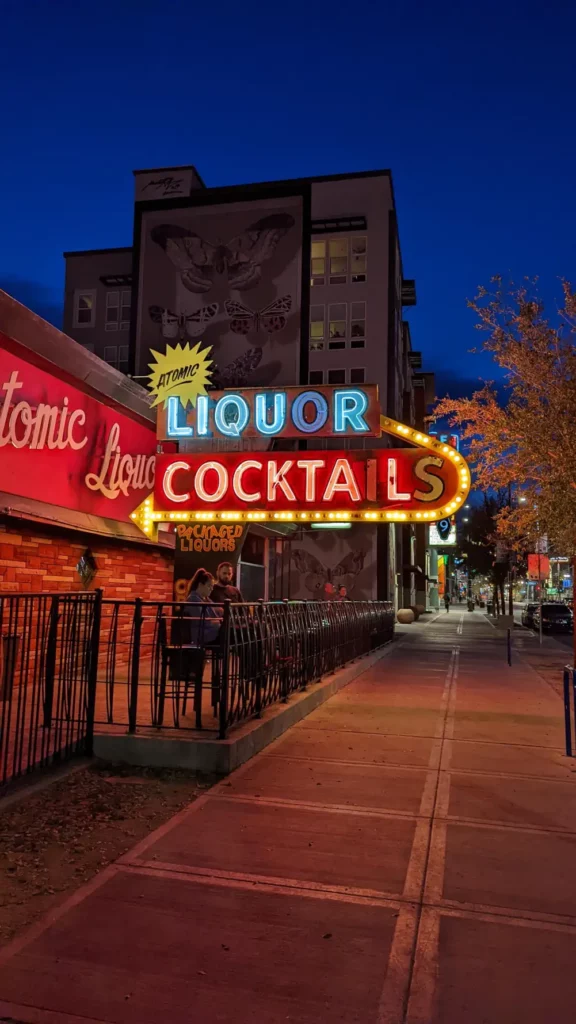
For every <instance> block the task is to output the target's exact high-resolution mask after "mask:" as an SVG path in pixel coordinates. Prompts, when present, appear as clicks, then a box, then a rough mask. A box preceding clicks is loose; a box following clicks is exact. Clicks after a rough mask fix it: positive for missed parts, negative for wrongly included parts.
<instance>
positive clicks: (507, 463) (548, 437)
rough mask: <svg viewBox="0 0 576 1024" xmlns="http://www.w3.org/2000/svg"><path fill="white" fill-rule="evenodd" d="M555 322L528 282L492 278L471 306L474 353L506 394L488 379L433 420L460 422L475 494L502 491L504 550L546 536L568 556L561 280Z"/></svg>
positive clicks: (575, 309) (569, 463)
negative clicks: (478, 335)
mask: <svg viewBox="0 0 576 1024" xmlns="http://www.w3.org/2000/svg"><path fill="white" fill-rule="evenodd" d="M563 292H564V302H563V306H562V308H560V309H559V310H558V313H557V317H556V318H555V320H554V322H551V320H550V318H549V317H547V316H546V315H545V310H544V305H543V303H542V302H541V300H540V299H539V298H538V296H537V293H536V288H535V282H534V281H529V282H528V281H527V282H526V284H525V285H523V286H522V287H516V286H514V285H513V284H511V285H508V286H504V284H503V282H502V279H501V278H500V277H495V278H493V280H492V282H491V289H486V288H482V289H480V291H479V293H478V295H477V296H476V298H475V299H474V301H473V302H470V303H469V306H471V308H472V309H474V311H475V312H476V314H477V316H478V320H479V322H478V323H477V325H476V327H477V329H478V330H480V331H481V332H482V333H483V334H484V339H483V344H482V349H483V351H485V352H490V353H491V354H492V357H493V359H494V362H495V363H496V364H497V365H498V366H499V367H500V368H501V369H502V370H503V371H504V388H505V392H506V397H505V400H504V401H501V400H499V397H498V393H497V391H496V388H495V387H494V384H493V383H492V382H486V383H485V384H484V386H483V387H482V388H481V389H480V390H479V391H477V392H476V393H475V394H474V395H473V396H472V398H469V399H468V398H449V397H447V398H444V399H442V400H441V401H440V403H439V404H438V406H437V407H436V410H435V413H436V415H437V416H447V417H448V420H449V422H450V425H451V426H453V427H455V426H457V425H458V426H459V428H460V431H461V435H462V437H463V438H464V439H465V440H466V441H467V442H468V450H469V458H470V461H471V462H472V464H473V465H474V466H475V470H476V481H477V483H478V485H479V486H480V487H481V488H482V489H483V490H485V491H486V490H489V489H494V490H498V489H499V488H503V487H505V488H507V489H508V491H509V493H510V495H511V497H512V496H513V497H512V500H511V502H510V505H509V507H508V508H506V509H504V510H503V511H502V512H500V514H499V516H498V533H499V535H500V536H501V537H502V538H503V539H504V540H506V541H507V542H508V543H509V544H510V546H511V547H513V548H517V549H524V550H529V549H530V548H532V550H534V545H535V544H536V542H537V540H538V538H539V537H542V536H544V535H546V536H548V538H549V540H550V542H551V543H552V544H553V546H554V548H555V549H556V550H557V551H561V552H562V554H570V555H574V554H575V553H576V345H575V343H574V342H575V335H576V292H574V291H573V290H572V287H571V285H570V284H569V283H568V282H564V283H563Z"/></svg>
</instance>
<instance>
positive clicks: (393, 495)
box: [154, 448, 460, 519]
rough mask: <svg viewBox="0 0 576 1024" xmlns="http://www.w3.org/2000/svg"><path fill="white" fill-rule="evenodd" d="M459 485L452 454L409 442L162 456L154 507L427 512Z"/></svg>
mask: <svg viewBox="0 0 576 1024" xmlns="http://www.w3.org/2000/svg"><path fill="white" fill-rule="evenodd" d="M459 484H460V478H459V473H458V470H457V469H456V467H455V466H454V464H453V462H452V461H451V460H450V459H447V458H442V457H439V456H438V455H436V454H434V453H432V452H422V451H418V450H417V449H408V448H401V449H380V450H379V451H339V452H332V451H317V452H313V451H307V452H294V453H291V452H290V453H288V452H282V453H278V452H252V453H249V455H248V453H246V452H225V453H220V454H217V455H216V454H211V455H210V456H205V455H202V454H193V455H178V456H176V455H161V456H159V457H158V458H157V462H156V485H155V493H154V506H155V508H158V509H163V510H165V513H167V515H163V516H162V518H172V519H181V518H189V517H190V516H192V518H194V517H196V516H198V517H199V518H202V517H203V515H204V514H205V515H206V516H207V517H212V516H213V515H214V518H216V517H219V518H226V517H227V514H228V511H229V513H230V515H231V516H233V517H234V518H239V519H245V518H255V519H268V518H272V519H273V518H291V517H293V516H294V517H296V518H298V517H300V516H302V515H304V516H305V517H306V518H307V517H308V516H309V515H310V514H311V515H312V517H313V518H314V517H316V516H318V518H328V519H330V518H333V516H334V514H335V513H337V514H338V515H344V516H345V517H346V518H350V517H351V515H352V514H354V515H355V516H356V515H358V517H359V518H367V519H370V518H373V517H378V518H379V517H381V516H383V517H384V518H400V519H407V518H408V514H409V513H410V514H412V513H413V516H412V515H411V518H413V517H416V518H423V519H430V518H433V516H434V515H435V513H437V512H439V511H440V510H442V509H443V508H444V506H445V503H446V502H447V501H451V500H452V498H453V497H454V495H455V494H456V493H457V491H458V489H459ZM209 510H210V511H209ZM251 510H254V511H253V512H252V514H251Z"/></svg>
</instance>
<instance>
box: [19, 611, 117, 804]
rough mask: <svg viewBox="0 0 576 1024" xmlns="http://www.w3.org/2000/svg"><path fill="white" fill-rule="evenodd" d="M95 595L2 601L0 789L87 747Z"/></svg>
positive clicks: (93, 674)
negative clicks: (14, 780)
mask: <svg viewBox="0 0 576 1024" xmlns="http://www.w3.org/2000/svg"><path fill="white" fill-rule="evenodd" d="M100 609H101V594H100V593H99V592H98V593H91V594H34V595H27V594H18V595H14V596H13V595H9V596H2V597H0V787H2V786H4V785H5V784H6V783H8V782H10V781H12V780H13V779H16V778H18V777H20V776H22V775H25V774H28V773H29V772H31V771H34V770H35V769H37V768H43V767H47V766H48V765H50V764H53V763H56V762H58V761H60V760H65V759H66V758H68V757H71V756H73V755H75V754H81V753H89V752H90V750H91V744H92V727H93V720H94V696H95V692H96V669H97V651H98V637H99V631H100Z"/></svg>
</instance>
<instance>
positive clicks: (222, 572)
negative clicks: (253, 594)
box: [210, 562, 244, 604]
mask: <svg viewBox="0 0 576 1024" xmlns="http://www.w3.org/2000/svg"><path fill="white" fill-rule="evenodd" d="M233 579H234V569H233V566H232V563H231V562H220V565H219V566H218V568H217V569H216V582H215V584H214V586H213V588H212V594H211V595H210V596H211V599H212V602H213V603H214V604H220V603H223V602H224V601H232V602H234V603H235V604H244V598H243V597H242V594H241V593H240V591H239V590H238V587H235V586H234V585H233V583H232V580H233Z"/></svg>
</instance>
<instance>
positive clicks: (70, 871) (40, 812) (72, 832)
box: [0, 763, 216, 946]
mask: <svg viewBox="0 0 576 1024" xmlns="http://www.w3.org/2000/svg"><path fill="white" fill-rule="evenodd" d="M215 781H216V780H215V779H214V778H207V777H202V776H200V775H198V773H196V772H185V771H171V770H163V769H151V768H142V769H140V768H132V767H125V766H118V765H107V764H101V763H96V764H94V765H90V766H89V767H87V768H86V769H84V770H82V771H78V772H74V773H73V774H71V775H68V776H65V777H64V778H63V779H60V780H59V781H58V782H54V783H53V785H51V786H49V787H47V788H46V789H44V790H42V791H41V792H39V793H36V794H34V795H30V796H28V797H24V798H23V799H22V800H21V801H20V802H18V803H17V804H15V805H12V806H11V807H7V808H6V810H5V811H2V809H1V806H0V946H2V945H5V944H6V943H7V942H8V941H9V940H10V939H12V938H13V937H14V936H15V935H16V934H17V933H18V932H19V931H21V929H22V928H24V927H26V926H27V925H29V924H31V923H32V922H33V921H35V920H36V919H37V918H38V917H40V916H42V915H43V914H45V913H46V912H47V911H49V910H50V909H52V908H53V907H54V906H56V905H57V904H59V903H61V902H62V900H63V898H64V897H65V896H67V895H69V894H70V893H72V892H73V891H74V890H75V889H77V888H78V886H80V885H81V884H82V883H83V882H86V881H87V880H88V879H90V878H92V877H93V875H95V874H96V873H97V872H98V871H100V870H101V869H102V868H104V867H105V866H106V865H107V864H110V863H111V862H113V861H115V860H117V859H118V857H120V856H122V854H124V853H126V851H127V850H129V849H131V847H132V846H134V845H135V844H136V843H137V842H138V840H140V839H142V838H143V837H144V836H146V835H148V834H149V833H150V832H152V831H153V830H154V829H155V828H157V827H158V826H159V825H161V824H162V823H163V822H164V821H167V819H168V818H171V817H172V815H174V814H176V813H177V812H178V811H179V810H181V808H183V807H185V806H186V805H187V804H189V803H191V802H192V801H194V800H195V799H196V798H197V797H198V796H199V795H201V793H202V792H204V791H205V790H206V789H208V788H209V787H210V786H211V785H212V784H213V783H214V782H215Z"/></svg>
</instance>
